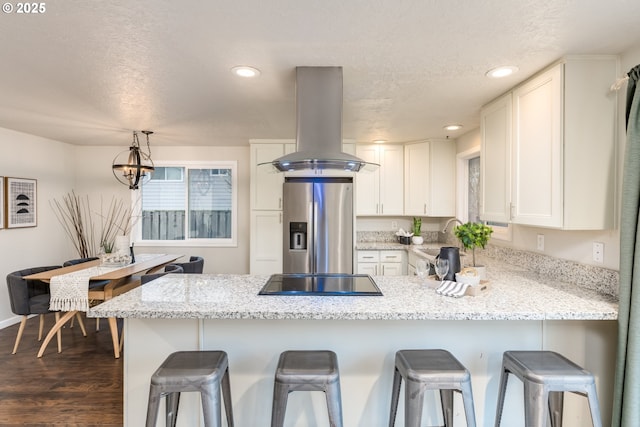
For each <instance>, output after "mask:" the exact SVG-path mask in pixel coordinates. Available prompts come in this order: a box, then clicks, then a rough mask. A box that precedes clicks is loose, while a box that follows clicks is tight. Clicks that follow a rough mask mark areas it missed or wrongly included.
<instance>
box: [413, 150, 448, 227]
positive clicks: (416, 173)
mask: <svg viewBox="0 0 640 427" xmlns="http://www.w3.org/2000/svg"><path fill="white" fill-rule="evenodd" d="M455 161H456V145H455V143H454V142H453V141H447V140H442V141H438V140H434V141H427V142H419V143H415V144H407V145H405V147H404V182H405V185H404V214H405V215H415V216H442V217H444V216H455V173H456V171H455Z"/></svg>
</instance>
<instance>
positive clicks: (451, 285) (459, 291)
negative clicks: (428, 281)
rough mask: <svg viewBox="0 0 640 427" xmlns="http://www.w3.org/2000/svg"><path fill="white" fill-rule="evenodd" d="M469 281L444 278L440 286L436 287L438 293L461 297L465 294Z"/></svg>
mask: <svg viewBox="0 0 640 427" xmlns="http://www.w3.org/2000/svg"><path fill="white" fill-rule="evenodd" d="M468 287H469V284H468V283H460V282H454V281H453V280H443V281H442V283H441V284H440V286H438V288H437V289H436V293H437V294H440V295H444V296H447V297H454V298H460V297H461V296H463V295H464V293H465V292H466V290H467V288H468Z"/></svg>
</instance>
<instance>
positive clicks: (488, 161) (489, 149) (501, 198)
mask: <svg viewBox="0 0 640 427" xmlns="http://www.w3.org/2000/svg"><path fill="white" fill-rule="evenodd" d="M511 96H512V95H511V92H509V93H507V94H506V95H504V96H502V97H500V98H498V99H496V100H495V101H493V102H492V103H491V104H489V105H487V106H485V107H483V108H482V110H481V111H480V135H481V139H482V149H481V152H480V163H481V166H480V171H481V177H480V183H481V187H482V188H481V195H480V200H481V204H480V218H482V219H483V220H485V221H496V222H502V223H506V222H509V221H510V220H511V216H510V215H511V214H510V211H509V209H510V204H511V112H512V101H511V99H512V98H511Z"/></svg>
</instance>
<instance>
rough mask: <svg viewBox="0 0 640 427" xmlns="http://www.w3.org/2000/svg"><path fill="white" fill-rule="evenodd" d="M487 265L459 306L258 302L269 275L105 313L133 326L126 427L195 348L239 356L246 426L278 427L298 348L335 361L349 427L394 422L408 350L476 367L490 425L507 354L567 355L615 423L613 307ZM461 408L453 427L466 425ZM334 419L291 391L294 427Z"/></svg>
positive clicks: (190, 412)
mask: <svg viewBox="0 0 640 427" xmlns="http://www.w3.org/2000/svg"><path fill="white" fill-rule="evenodd" d="M489 267H490V275H489V279H490V280H491V285H492V287H491V289H490V290H489V291H487V292H485V293H483V294H482V295H480V296H476V297H463V298H459V299H455V298H449V297H444V296H440V295H437V294H436V293H435V292H434V290H433V289H430V288H428V287H426V286H424V285H423V284H422V283H420V282H419V280H418V279H417V278H415V277H409V276H397V277H382V276H380V277H375V278H374V279H375V281H376V283H377V284H378V286H379V287H380V289H381V290H382V292H383V294H384V295H383V296H381V297H379V296H362V297H354V296H344V297H335V296H327V297H323V296H259V295H258V291H259V290H260V288H261V287H262V286H263V285H264V283H265V282H266V281H267V279H268V276H250V275H167V276H165V277H163V278H160V279H157V280H155V281H153V282H150V283H148V284H146V285H145V286H142V287H140V288H138V289H135V290H133V291H131V292H129V293H127V294H124V295H122V296H120V297H118V298H114V299H113V300H111V301H108V302H106V303H103V304H101V305H99V306H96V307H95V308H93V309H92V310H91V312H90V313H89V315H90V316H99V317H110V316H115V317H123V318H125V333H124V337H125V351H124V358H125V369H124V372H125V373H124V375H125V418H124V419H125V425H127V426H138V425H143V423H144V416H145V410H146V401H147V393H148V385H149V378H150V376H151V374H152V373H153V371H154V370H155V369H156V367H157V366H158V365H159V364H160V363H161V362H162V360H164V358H165V357H166V356H167V355H168V354H169V353H171V352H173V351H176V350H197V349H219V350H224V351H226V352H227V353H228V354H229V363H230V373H231V388H232V397H233V402H234V412H235V416H236V424H237V425H239V426H244V425H246V426H262V425H264V426H267V425H268V424H269V421H268V420H269V419H270V413H271V399H272V387H273V374H274V372H275V367H276V364H277V360H278V356H279V354H280V352H282V351H284V350H288V349H330V350H334V351H335V352H336V353H337V355H338V359H339V364H340V374H341V386H342V398H343V407H344V409H343V411H344V421H345V425H346V426H382V425H385V424H386V422H387V417H388V411H389V400H390V395H391V382H392V374H393V361H394V354H395V351H397V350H399V349H405V348H445V349H448V350H450V351H451V352H452V353H454V354H455V355H456V357H458V358H459V359H460V361H461V362H462V363H464V364H465V365H466V366H467V367H468V368H469V370H470V371H471V374H472V383H473V393H474V398H475V404H476V417H477V421H478V425H480V426H487V425H493V420H494V414H495V403H496V397H497V389H498V378H499V370H500V363H501V357H502V352H503V351H505V350H512V349H552V350H556V351H559V352H561V353H563V354H565V355H566V356H568V357H570V358H572V359H573V360H575V361H576V362H577V363H579V364H582V365H583V366H584V367H585V368H587V369H589V370H591V371H592V372H593V373H594V374H595V375H596V378H597V383H598V392H599V398H600V404H601V406H602V410H603V417H604V419H605V420H606V419H607V417H609V415H610V408H611V402H610V400H611V389H612V384H613V369H614V361H615V339H616V322H615V320H616V319H617V303H616V301H615V299H614V298H612V297H610V296H604V295H601V294H599V293H597V292H595V291H591V290H585V289H582V288H577V287H576V286H575V285H573V284H568V283H563V282H556V281H552V280H548V279H545V278H542V277H539V276H537V275H535V274H533V273H531V272H529V271H526V270H524V269H522V268H520V267H517V266H513V265H507V264H503V263H497V262H495V263H493V264H490V265H489ZM510 384H512V385H511V386H510V387H509V389H508V397H507V404H506V405H505V412H504V414H503V425H510V426H518V425H521V424H522V421H521V420H522V389H521V387H519V386H516V382H515V381H514V382H513V383H510ZM435 396H436V395H435V394H434V395H433V396H430V397H429V398H428V399H427V403H426V405H427V406H428V409H427V410H425V417H429V422H427V425H437V424H439V423H440V424H441V420H440V418H439V417H440V414H439V411H437V410H435V408H436V406H435V405H436V403H437V400H436V397H435ZM456 399H458V397H456ZM583 400H584V399H580V398H573V397H567V399H566V404H565V408H566V409H565V425H566V426H575V427H578V426H583V425H587V424H588V423H589V421H588V419H589V418H588V411H587V408H586V403H584V402H583ZM456 402H457V403H456V415H455V416H456V422H457V423H458V422H462V423H463V424H464V420H463V418H464V415H463V414H462V413H460V410H461V403H460V402H459V401H456ZM181 405H183V410H181V411H180V416H179V420H178V422H179V425H183V426H187V425H188V426H193V425H197V417H198V416H199V415H198V414H199V413H200V411H199V408H198V399H197V396H195V395H185V398H184V399H183V400H181ZM401 406H402V405H401ZM189 407H190V408H191V409H187V408H189ZM399 412H400V414H399V418H398V419H399V420H401V419H402V416H403V415H402V409H401V408H400V411H399ZM325 417H326V408H325V406H324V400H323V396H320V395H315V394H313V393H293V394H291V396H290V402H289V406H288V410H287V420H286V424H285V425H287V426H294V425H295V426H316V425H318V426H319V425H325V424H326V418H325ZM398 422H400V421H398Z"/></svg>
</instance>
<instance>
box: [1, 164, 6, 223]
mask: <svg viewBox="0 0 640 427" xmlns="http://www.w3.org/2000/svg"><path fill="white" fill-rule="evenodd" d="M4 206H5V205H4V177H3V176H0V229H2V228H4Z"/></svg>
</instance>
